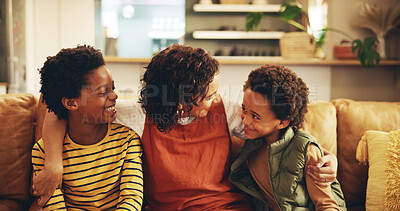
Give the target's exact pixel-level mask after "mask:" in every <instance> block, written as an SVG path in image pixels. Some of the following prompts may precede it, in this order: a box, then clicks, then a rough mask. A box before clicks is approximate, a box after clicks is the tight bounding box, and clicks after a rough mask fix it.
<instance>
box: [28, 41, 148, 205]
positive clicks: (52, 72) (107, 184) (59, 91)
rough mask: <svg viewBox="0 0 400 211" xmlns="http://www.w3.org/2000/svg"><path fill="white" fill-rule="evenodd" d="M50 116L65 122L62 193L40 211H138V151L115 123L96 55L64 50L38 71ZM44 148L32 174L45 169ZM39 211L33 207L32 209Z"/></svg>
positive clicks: (35, 153) (135, 139) (110, 91)
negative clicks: (51, 113) (66, 125)
mask: <svg viewBox="0 0 400 211" xmlns="http://www.w3.org/2000/svg"><path fill="white" fill-rule="evenodd" d="M40 74H41V84H42V87H41V90H40V91H41V93H42V94H43V102H44V103H46V104H47V107H48V109H49V112H54V113H55V114H56V115H57V116H58V118H60V119H65V120H68V127H67V135H66V137H65V138H64V143H63V166H64V173H63V182H62V191H61V190H60V189H56V191H55V192H54V194H53V196H52V197H51V198H50V199H49V201H48V202H47V203H46V204H45V206H44V207H43V208H44V210H56V209H57V210H67V209H68V210H137V211H139V210H141V206H142V202H143V176H142V175H143V174H142V153H143V151H142V147H141V142H140V138H139V136H138V135H137V134H136V133H135V131H133V130H132V129H130V128H128V127H125V126H123V125H120V124H117V123H112V122H113V121H114V120H115V115H116V112H117V111H116V109H115V102H116V99H117V98H118V96H117V94H116V93H115V92H114V89H115V87H114V81H113V79H112V77H111V74H110V72H109V71H108V69H107V68H106V66H105V63H104V59H103V56H102V54H101V52H100V51H99V50H96V49H94V48H93V47H90V46H86V45H83V46H80V45H78V46H77V47H76V48H67V49H62V50H61V51H60V52H59V53H58V54H57V55H56V56H52V57H48V58H47V61H46V62H45V63H44V66H43V67H42V68H41V69H40ZM44 158H45V146H44V145H43V140H42V139H41V140H39V141H38V143H36V144H35V146H34V147H33V150H32V163H33V168H34V171H35V174H38V173H39V174H40V171H41V170H42V169H43V168H44ZM35 206H36V207H37V203H36V201H35V203H34V205H33V206H32V207H31V209H32V210H34V209H33V208H34V207H35Z"/></svg>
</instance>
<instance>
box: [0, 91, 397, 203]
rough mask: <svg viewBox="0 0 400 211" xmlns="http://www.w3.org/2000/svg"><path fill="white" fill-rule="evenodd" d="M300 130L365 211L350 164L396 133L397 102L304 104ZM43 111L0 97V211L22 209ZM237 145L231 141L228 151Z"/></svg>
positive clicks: (28, 98)
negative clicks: (374, 133)
mask: <svg viewBox="0 0 400 211" xmlns="http://www.w3.org/2000/svg"><path fill="white" fill-rule="evenodd" d="M308 110H309V111H308V113H307V115H306V121H305V125H304V130H306V131H308V132H310V133H311V134H312V135H313V136H314V137H315V138H316V139H317V140H318V142H319V143H320V144H321V145H322V146H323V147H324V148H325V149H327V150H329V151H331V152H333V153H334V154H336V155H337V157H338V163H339V164H338V165H339V166H338V180H339V181H340V183H341V187H342V190H343V192H344V195H345V199H346V204H347V207H348V209H349V210H365V202H366V190H367V180H368V165H361V164H360V163H359V161H358V160H356V149H357V145H358V142H359V141H360V139H361V137H362V136H363V135H364V133H365V131H367V130H379V131H392V130H395V129H399V128H400V103H399V102H366V101H353V100H349V99H337V100H333V101H331V102H324V101H315V102H311V103H310V104H309V109H308ZM45 113H46V108H45V106H44V105H43V104H42V103H40V100H38V99H37V98H36V97H35V96H33V95H31V94H6V95H0V124H1V126H0V169H1V171H0V211H5V210H10V211H11V210H12V211H18V210H26V209H27V208H28V207H29V205H30V203H31V202H32V196H31V194H30V184H31V165H30V152H31V148H32V146H33V144H34V143H35V141H37V140H38V139H39V138H40V137H41V126H42V124H43V118H44V114H45ZM240 144H242V142H240V141H233V145H232V147H233V148H234V149H238V148H240Z"/></svg>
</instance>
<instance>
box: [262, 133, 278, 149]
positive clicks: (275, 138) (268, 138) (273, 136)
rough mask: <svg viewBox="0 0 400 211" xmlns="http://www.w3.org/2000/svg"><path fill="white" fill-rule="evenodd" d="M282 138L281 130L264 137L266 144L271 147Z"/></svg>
mask: <svg viewBox="0 0 400 211" xmlns="http://www.w3.org/2000/svg"><path fill="white" fill-rule="evenodd" d="M280 137H281V132H280V130H276V131H274V132H272V133H270V134H268V135H267V136H264V141H265V143H267V145H268V146H270V145H271V144H272V143H274V142H276V141H278V140H279V138H280Z"/></svg>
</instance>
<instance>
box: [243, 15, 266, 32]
mask: <svg viewBox="0 0 400 211" xmlns="http://www.w3.org/2000/svg"><path fill="white" fill-rule="evenodd" d="M262 17H263V14H262V13H261V12H249V13H247V16H246V31H251V30H253V29H254V30H257V29H258V28H259V27H260V23H261V19H262Z"/></svg>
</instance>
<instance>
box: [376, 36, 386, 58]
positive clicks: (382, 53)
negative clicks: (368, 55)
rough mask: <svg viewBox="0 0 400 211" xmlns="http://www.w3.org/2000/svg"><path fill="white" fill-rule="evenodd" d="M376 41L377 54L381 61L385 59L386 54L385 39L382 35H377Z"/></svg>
mask: <svg viewBox="0 0 400 211" xmlns="http://www.w3.org/2000/svg"><path fill="white" fill-rule="evenodd" d="M376 36H377V39H378V53H379V56H380V57H381V59H385V58H386V52H385V37H384V36H383V34H377V35H376Z"/></svg>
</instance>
